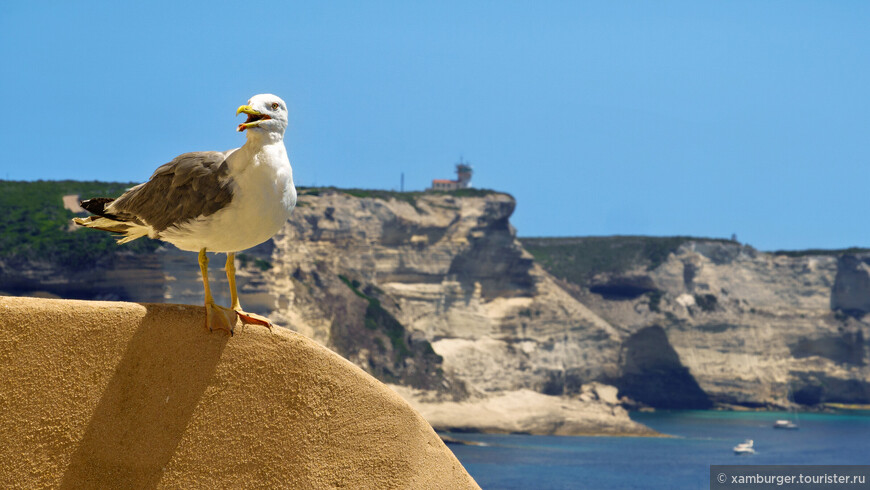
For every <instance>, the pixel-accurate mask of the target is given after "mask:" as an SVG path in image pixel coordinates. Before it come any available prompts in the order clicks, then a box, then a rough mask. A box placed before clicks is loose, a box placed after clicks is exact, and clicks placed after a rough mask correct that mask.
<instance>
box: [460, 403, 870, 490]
mask: <svg viewBox="0 0 870 490" xmlns="http://www.w3.org/2000/svg"><path fill="white" fill-rule="evenodd" d="M789 417H790V415H789V414H787V413H782V412H714V411H658V412H655V413H633V414H632V419H634V420H636V421H638V422H640V423H643V424H646V425H647V426H649V427H651V428H653V429H655V430H657V431H659V432H661V433H664V434H669V435H671V436H674V437H670V438H646V437H556V436H525V435H494V434H450V435H451V436H452V437H455V438H457V439H465V440H470V441H479V442H483V443H485V444H486V446H461V445H451V446H450V449H452V450H453V452H454V454H456V456H457V457H458V458H459V460H460V461H462V464H463V465H465V468H466V469H467V470H468V472H469V473H471V475H472V476H473V477H474V478H475V480H477V483H478V484H480V486H481V487H482V488H484V489H550V488H566V489H567V488H593V489H608V488H618V489H623V488H642V489H647V488H650V489H655V488H663V489H665V488H666V489H676V488H688V489H691V488H697V489H701V488H703V489H707V488H709V485H710V482H709V467H710V465H711V464H759V465H761V464H870V412H866V411H862V412H848V413H843V414H817V413H812V414H799V415H798V419H797V420H798V424H799V425H800V429H799V430H778V429H773V428H772V426H773V422H774V421H775V420H777V419H783V418H789ZM745 439H753V440H754V441H755V450H756V454H752V455H745V456H737V455H735V454H734V453H733V451H732V448H733V447H734V446H735V445H737V444H738V443H740V442H743V440H745Z"/></svg>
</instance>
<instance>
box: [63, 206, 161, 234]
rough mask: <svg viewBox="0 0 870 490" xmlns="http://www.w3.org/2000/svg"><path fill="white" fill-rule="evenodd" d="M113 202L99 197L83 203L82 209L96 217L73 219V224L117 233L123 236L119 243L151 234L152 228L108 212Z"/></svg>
mask: <svg viewBox="0 0 870 490" xmlns="http://www.w3.org/2000/svg"><path fill="white" fill-rule="evenodd" d="M112 201H114V199H111V198H108V197H98V198H94V199H88V200H86V201H82V202H81V206H82V208H84V209H85V210H87V211H88V212H90V213H92V214H94V215H95V216H88V217H87V218H73V223H75V224H77V225H80V226H84V227H86V228H93V229H95V230H102V231H108V232H110V233H117V234H118V235H121V236H119V237H118V243H127V242H131V241H133V240H135V239H137V238H141V237H143V236H148V235H149V234H150V232H151V228H150V227H149V226H147V225H144V224H142V223H141V222H138V220H135V221H128V220H126V219H124V218H122V217H120V216H118V215H115V214H112V213H110V212H107V211H106V207H107V206H108V205H109V204H110V203H111V202H112Z"/></svg>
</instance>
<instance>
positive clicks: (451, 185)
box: [427, 158, 473, 191]
mask: <svg viewBox="0 0 870 490" xmlns="http://www.w3.org/2000/svg"><path fill="white" fill-rule="evenodd" d="M472 172H473V171H472V169H471V164H470V163H468V162H463V161H462V159H461V158H460V159H459V163H457V164H456V180H449V179H432V187H430V188H429V189H427V190H430V191H453V190H456V189H467V188H469V187H471V174H472Z"/></svg>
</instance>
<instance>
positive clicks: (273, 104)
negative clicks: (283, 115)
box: [272, 102, 281, 111]
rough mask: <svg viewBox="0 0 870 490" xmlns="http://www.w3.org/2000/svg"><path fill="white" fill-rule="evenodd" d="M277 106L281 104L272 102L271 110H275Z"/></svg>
mask: <svg viewBox="0 0 870 490" xmlns="http://www.w3.org/2000/svg"><path fill="white" fill-rule="evenodd" d="M279 107H281V106H280V105H278V103H277V102H272V110H273V111H277V110H278V108H279Z"/></svg>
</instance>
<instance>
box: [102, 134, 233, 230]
mask: <svg viewBox="0 0 870 490" xmlns="http://www.w3.org/2000/svg"><path fill="white" fill-rule="evenodd" d="M226 157H227V155H226V153H221V152H217V151H198V152H192V153H185V154H183V155H179V156H177V157H175V159H173V160H172V161H171V162H169V163H167V164H165V165H162V166H160V167H159V168H157V170H155V171H154V175H152V176H151V178H150V179H149V180H148V182H145V183H144V184H139V185H137V186H136V187H133V188H132V189H130V190H129V191H127V192H126V193H124V194H123V195H122V196H121V197H119V198H118V199H116V200H115V201H114V202H112V204H111V206H110V207H111V211H112V212H113V213H117V214H118V215H120V216H130V217H135V218H138V219H139V220H142V221H144V222H145V223H146V224H148V225H149V226H151V227H152V228H153V229H154V230H155V231H157V232H158V233H159V232H161V231H163V230H165V229H166V228H169V227H170V226H174V225H180V224H182V223H184V222H186V221H190V220H192V219H196V218H198V217H200V216H208V215H210V214H213V213H215V212H216V211H218V210H219V209H221V208H223V207H224V206H226V205H227V204H229V203H230V201H232V199H233V190H232V181H231V179H230V177H229V166H228V165H227V162H226Z"/></svg>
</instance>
